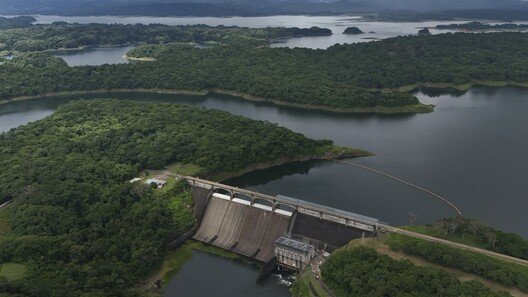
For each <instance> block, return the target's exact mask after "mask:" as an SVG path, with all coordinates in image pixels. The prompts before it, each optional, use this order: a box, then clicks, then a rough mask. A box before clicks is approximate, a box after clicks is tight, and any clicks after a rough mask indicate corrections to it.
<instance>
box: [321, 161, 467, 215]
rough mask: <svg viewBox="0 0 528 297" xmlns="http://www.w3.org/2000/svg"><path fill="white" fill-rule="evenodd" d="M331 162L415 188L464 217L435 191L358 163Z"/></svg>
mask: <svg viewBox="0 0 528 297" xmlns="http://www.w3.org/2000/svg"><path fill="white" fill-rule="evenodd" d="M328 160H329V161H334V162H337V163H342V164H346V165H350V166H354V167H357V168H361V169H364V170H367V171H370V172H374V173H376V174H379V175H382V176H385V177H388V178H390V179H393V180H395V181H397V182H399V183H402V184H404V185H407V186H409V187H411V188H415V189H417V190H419V191H422V192H424V193H426V194H428V195H430V196H433V197H434V198H437V199H439V200H441V201H442V202H444V203H445V204H447V205H448V206H449V207H450V208H451V209H453V210H454V211H455V212H456V214H457V215H458V216H462V212H461V211H460V209H458V207H456V206H455V205H454V204H453V203H451V202H450V201H449V200H447V199H446V198H444V197H442V196H440V195H438V194H436V193H434V192H433V191H431V190H428V189H426V188H422V187H420V186H417V185H415V184H413V183H410V182H408V181H405V180H403V179H401V178H398V177H396V176H393V175H390V174H388V173H385V172H383V171H380V170H376V169H373V168H370V167H367V166H363V165H359V164H356V163H353V162H349V161H344V160H335V159H328Z"/></svg>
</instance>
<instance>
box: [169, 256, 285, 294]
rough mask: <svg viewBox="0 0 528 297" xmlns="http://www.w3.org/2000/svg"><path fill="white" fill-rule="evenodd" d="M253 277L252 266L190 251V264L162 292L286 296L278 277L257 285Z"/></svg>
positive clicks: (254, 273)
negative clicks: (191, 254)
mask: <svg viewBox="0 0 528 297" xmlns="http://www.w3.org/2000/svg"><path fill="white" fill-rule="evenodd" d="M257 276H258V270H257V268H256V267H255V266H253V265H248V264H244V263H239V262H235V261H230V260H226V259H222V258H220V257H217V256H213V255H210V254H207V253H203V252H200V251H193V257H192V258H191V260H189V261H188V262H187V263H185V264H184V266H183V267H182V270H181V271H180V272H179V273H178V274H177V275H176V276H175V277H174V278H173V279H172V280H171V281H170V282H169V284H168V285H167V286H166V287H165V288H164V290H163V296H165V297H181V296H185V297H204V296H240V297H242V296H247V297H268V296H277V297H281V296H284V297H286V296H290V293H289V287H288V283H287V282H285V281H284V280H283V279H282V277H281V276H280V275H271V276H270V277H269V278H267V279H266V280H264V281H263V282H261V283H256V281H255V280H256V279H257Z"/></svg>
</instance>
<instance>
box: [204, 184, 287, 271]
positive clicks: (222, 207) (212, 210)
mask: <svg viewBox="0 0 528 297" xmlns="http://www.w3.org/2000/svg"><path fill="white" fill-rule="evenodd" d="M258 206H259V205H251V203H249V202H248V201H244V200H241V199H236V198H235V199H233V200H230V197H229V196H226V195H222V194H218V193H215V194H214V195H212V196H211V198H210V199H209V203H208V206H207V210H206V211H205V215H204V217H203V220H202V223H201V225H200V227H199V229H198V231H197V232H196V234H195V235H194V239H196V240H199V241H203V242H207V243H210V244H212V245H215V246H217V247H220V248H223V249H228V250H232V251H234V252H237V253H239V254H242V255H244V256H247V257H251V258H255V259H257V260H259V261H263V262H267V261H269V260H271V259H272V258H273V257H274V251H273V248H274V243H275V240H276V239H277V238H279V237H280V236H282V235H284V234H286V232H287V231H288V227H289V224H290V217H289V216H287V215H283V214H278V213H276V212H274V211H273V210H272V209H271V208H269V209H265V207H262V208H259V207H258Z"/></svg>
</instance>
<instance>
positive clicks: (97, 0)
mask: <svg viewBox="0 0 528 297" xmlns="http://www.w3.org/2000/svg"><path fill="white" fill-rule="evenodd" d="M402 9H405V10H406V11H405V12H403V13H404V14H405V15H409V14H410V13H409V12H412V14H413V18H417V15H419V14H423V13H431V12H434V13H436V15H442V14H443V11H451V12H453V11H459V12H460V11H466V10H472V11H476V10H487V11H488V13H487V14H488V15H489V14H490V13H491V14H493V11H495V10H497V9H498V10H508V11H509V12H508V13H501V14H502V15H508V14H511V13H513V14H517V15H518V14H519V11H522V12H523V14H526V15H528V2H526V1H522V0H259V1H254V0H107V1H104V0H2V1H0V14H60V15H157V16H233V15H242V16H253V15H273V14H343V13H347V12H349V13H365V12H392V13H393V14H394V15H398V14H399V13H401V12H402V11H401V10H402ZM451 14H453V13H451ZM462 14H463V12H462ZM418 18H420V17H418ZM526 18H527V19H528V16H526Z"/></svg>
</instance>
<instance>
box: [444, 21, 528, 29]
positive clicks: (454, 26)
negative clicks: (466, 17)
mask: <svg viewBox="0 0 528 297" xmlns="http://www.w3.org/2000/svg"><path fill="white" fill-rule="evenodd" d="M435 28H436V29H440V30H453V29H462V30H520V29H528V24H515V23H504V24H493V25H492V24H484V23H482V22H469V23H461V24H455V23H453V24H446V25H436V27H435Z"/></svg>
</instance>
